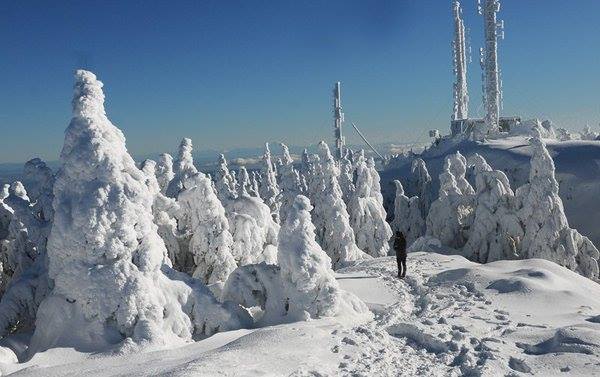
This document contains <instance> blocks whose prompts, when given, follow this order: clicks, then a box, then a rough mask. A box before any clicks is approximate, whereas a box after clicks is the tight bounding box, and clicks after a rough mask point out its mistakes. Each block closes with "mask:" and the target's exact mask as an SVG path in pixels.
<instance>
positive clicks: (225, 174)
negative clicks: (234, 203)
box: [215, 154, 237, 206]
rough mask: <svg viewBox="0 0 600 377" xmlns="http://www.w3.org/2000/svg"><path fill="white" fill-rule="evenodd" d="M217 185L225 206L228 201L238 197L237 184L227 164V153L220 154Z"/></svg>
mask: <svg viewBox="0 0 600 377" xmlns="http://www.w3.org/2000/svg"><path fill="white" fill-rule="evenodd" d="M215 179H216V181H215V187H216V189H217V197H218V198H219V200H220V201H221V203H223V205H224V206H226V205H227V203H228V202H229V201H230V200H232V199H235V198H236V197H237V193H236V184H235V180H234V179H233V176H232V175H231V172H230V171H229V167H228V166H227V159H225V155H223V154H220V155H219V163H218V168H217V172H216V176H215Z"/></svg>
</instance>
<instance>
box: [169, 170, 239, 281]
mask: <svg viewBox="0 0 600 377" xmlns="http://www.w3.org/2000/svg"><path fill="white" fill-rule="evenodd" d="M178 202H179V204H180V205H181V208H182V211H184V212H186V213H188V214H189V218H190V226H189V228H190V231H191V233H192V238H191V241H190V245H189V250H190V253H191V254H192V256H193V258H194V271H193V274H192V276H193V277H194V278H196V279H200V280H201V281H202V282H204V283H205V284H214V283H224V282H225V281H226V280H227V277H228V276H229V274H230V273H231V272H232V271H233V270H234V269H235V268H236V267H237V265H236V262H235V259H234V258H233V255H232V254H231V251H232V248H233V237H232V236H231V233H230V232H229V224H228V222H227V217H226V216H225V209H224V208H223V205H222V204H221V202H220V201H219V199H218V198H217V196H216V194H215V193H214V192H213V189H212V186H211V182H210V179H208V178H207V177H206V176H205V175H203V174H201V173H200V174H197V175H195V176H193V177H190V178H188V180H187V181H186V182H185V190H184V191H182V192H181V193H180V194H179V198H178Z"/></svg>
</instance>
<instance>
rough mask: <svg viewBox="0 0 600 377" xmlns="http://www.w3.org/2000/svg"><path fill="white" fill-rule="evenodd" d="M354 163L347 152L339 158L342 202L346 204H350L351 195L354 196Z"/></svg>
mask: <svg viewBox="0 0 600 377" xmlns="http://www.w3.org/2000/svg"><path fill="white" fill-rule="evenodd" d="M354 171H355V169H354V165H353V163H352V160H351V159H350V156H349V154H348V153H347V154H346V155H345V156H344V157H343V158H342V159H341V160H340V179H339V182H340V188H341V189H342V194H343V198H344V202H345V203H346V205H349V204H350V201H351V200H352V197H353V196H354V190H355V189H356V187H355V186H354Z"/></svg>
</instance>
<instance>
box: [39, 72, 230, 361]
mask: <svg viewBox="0 0 600 377" xmlns="http://www.w3.org/2000/svg"><path fill="white" fill-rule="evenodd" d="M75 79H76V80H75V90H74V98H73V102H72V104H73V118H72V120H71V123H70V124H69V127H68V128H67V130H66V133H65V143H64V147H63V150H62V152H61V162H62V167H61V169H60V171H59V172H58V174H57V177H56V181H55V185H54V203H53V206H54V209H55V211H56V212H55V216H54V223H53V226H52V231H51V233H50V237H49V239H48V248H47V253H48V275H49V278H50V279H51V281H52V286H53V288H52V291H51V293H50V294H49V295H48V296H47V297H46V298H45V299H44V301H43V302H42V304H41V305H40V308H39V310H38V313H37V319H36V329H35V333H34V335H33V338H32V340H31V345H30V350H31V352H38V351H42V350H45V349H47V348H48V347H56V346H74V345H77V347H82V348H84V349H88V350H98V349H105V347H109V346H112V345H123V346H124V347H126V349H129V350H131V349H132V348H130V347H132V346H134V345H136V344H141V343H147V342H149V343H160V344H169V343H171V342H173V341H182V340H190V339H191V338H192V336H206V335H210V334H212V333H214V332H215V331H222V330H226V329H228V328H236V327H239V326H240V325H241V324H242V323H241V317H240V315H241V312H239V313H238V312H234V311H232V310H231V309H226V308H225V307H223V306H221V305H220V304H218V303H217V301H216V300H215V298H214V297H213V296H212V295H211V294H210V292H209V291H208V290H207V289H206V287H205V286H203V285H202V284H201V283H200V282H194V281H192V280H191V279H188V278H186V277H185V275H184V274H180V273H177V272H176V271H174V270H172V269H171V268H170V267H169V266H168V258H167V257H166V253H167V251H166V249H165V246H164V244H163V242H162V240H161V239H160V237H159V236H158V233H157V231H156V225H154V223H153V222H152V202H153V196H152V193H151V192H150V190H149V189H148V187H147V185H146V182H145V181H146V176H145V174H144V173H143V172H142V171H140V170H139V169H138V168H137V167H136V166H135V162H134V161H133V159H132V158H131V156H130V155H129V154H128V152H127V149H126V147H125V137H124V136H123V133H122V132H121V131H120V130H119V129H118V128H116V127H115V126H114V125H113V124H112V123H111V122H110V121H109V120H108V118H107V116H106V114H105V110H104V93H103V92H102V83H101V82H100V81H98V80H97V79H96V76H95V75H94V74H92V73H91V72H88V71H83V70H79V71H77V73H76V75H75Z"/></svg>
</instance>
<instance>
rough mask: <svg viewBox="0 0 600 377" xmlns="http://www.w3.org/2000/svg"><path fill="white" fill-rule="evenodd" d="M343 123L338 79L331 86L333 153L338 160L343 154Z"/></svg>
mask: <svg viewBox="0 0 600 377" xmlns="http://www.w3.org/2000/svg"><path fill="white" fill-rule="evenodd" d="M343 123H344V113H343V112H342V92H341V83H340V82H339V81H338V82H336V83H335V86H334V87H333V127H334V131H333V132H334V136H335V149H336V151H335V155H336V158H337V159H338V160H339V159H341V158H342V157H343V156H344V146H345V144H346V143H345V139H344V136H343V135H342V124H343Z"/></svg>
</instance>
